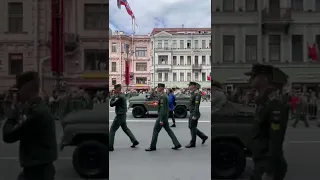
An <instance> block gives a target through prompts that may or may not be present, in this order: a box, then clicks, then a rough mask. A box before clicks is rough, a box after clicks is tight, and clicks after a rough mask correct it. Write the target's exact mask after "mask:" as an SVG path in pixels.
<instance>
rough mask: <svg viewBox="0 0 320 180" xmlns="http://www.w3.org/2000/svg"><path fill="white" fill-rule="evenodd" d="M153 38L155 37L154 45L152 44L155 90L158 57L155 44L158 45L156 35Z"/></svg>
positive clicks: (154, 85)
mask: <svg viewBox="0 0 320 180" xmlns="http://www.w3.org/2000/svg"><path fill="white" fill-rule="evenodd" d="M152 37H153V43H152V46H153V47H152V50H153V51H152V57H153V59H152V60H153V62H152V63H153V78H152V79H153V88H155V87H156V57H155V55H156V53H155V44H156V38H155V36H154V35H152Z"/></svg>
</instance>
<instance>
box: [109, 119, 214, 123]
mask: <svg viewBox="0 0 320 180" xmlns="http://www.w3.org/2000/svg"><path fill="white" fill-rule="evenodd" d="M155 120H156V118H155V119H146V120H139V119H127V122H134V123H139V122H144V123H154V122H155ZM109 122H113V119H109ZM176 122H177V123H188V122H189V121H188V120H176ZM210 122H211V121H198V123H210Z"/></svg>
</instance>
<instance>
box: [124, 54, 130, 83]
mask: <svg viewBox="0 0 320 180" xmlns="http://www.w3.org/2000/svg"><path fill="white" fill-rule="evenodd" d="M125 84H126V85H127V86H129V84H130V65H129V61H128V60H126V69H125Z"/></svg>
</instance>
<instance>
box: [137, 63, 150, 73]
mask: <svg viewBox="0 0 320 180" xmlns="http://www.w3.org/2000/svg"><path fill="white" fill-rule="evenodd" d="M147 66H148V65H147V63H146V62H137V63H136V71H147Z"/></svg>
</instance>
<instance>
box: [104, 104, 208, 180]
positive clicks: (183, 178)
mask: <svg viewBox="0 0 320 180" xmlns="http://www.w3.org/2000/svg"><path fill="white" fill-rule="evenodd" d="M112 110H113V109H110V111H112ZM210 112H211V109H210V102H203V103H201V114H202V116H201V118H200V121H199V125H198V127H199V129H200V130H202V131H203V132H204V133H205V134H207V135H208V136H209V137H210V116H211V113H210ZM127 115H128V116H127V121H128V127H129V128H130V129H131V131H132V132H133V134H134V135H135V136H136V138H137V140H138V141H139V142H140V145H139V146H138V148H135V149H131V148H130V147H129V146H130V145H131V142H130V140H129V138H128V137H127V136H126V135H125V134H124V132H123V131H122V130H121V128H120V129H119V130H118V131H117V133H116V139H115V146H114V148H115V150H114V152H110V153H109V167H110V168H109V169H110V179H111V180H123V179H131V180H141V179H150V180H151V179H152V180H164V179H165V180H195V179H201V180H205V179H210V177H211V174H210V161H211V160H210V139H208V141H207V142H206V143H205V144H204V145H201V141H200V140H201V139H198V141H197V147H196V148H194V149H186V148H182V149H181V150H178V151H174V150H172V149H171V147H173V143H172V141H171V139H170V137H169V136H168V134H167V133H166V131H165V130H164V129H162V130H161V132H160V134H159V138H158V143H157V151H153V152H146V151H145V149H146V148H148V147H149V146H150V142H151V136H152V130H153V126H154V122H155V120H156V117H155V116H152V115H150V116H147V117H146V118H142V119H134V118H133V116H132V114H131V111H130V110H129V112H128V114H127ZM113 118H114V115H110V119H113ZM176 121H177V127H176V128H172V130H173V131H174V133H175V135H176V136H177V138H178V140H179V141H180V143H181V145H182V146H185V145H187V144H188V143H189V141H190V131H189V129H188V123H187V122H188V119H187V118H185V119H176ZM169 122H170V124H172V121H171V119H169Z"/></svg>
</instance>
